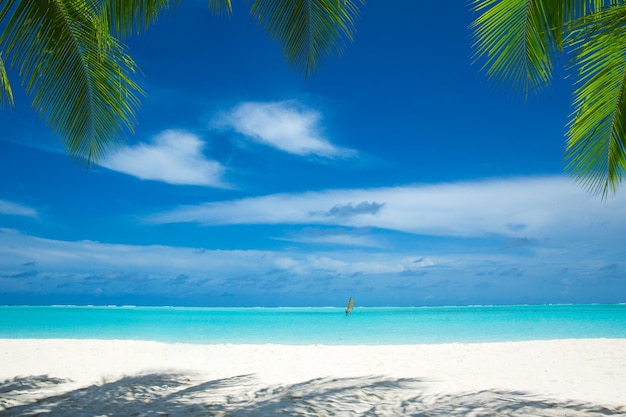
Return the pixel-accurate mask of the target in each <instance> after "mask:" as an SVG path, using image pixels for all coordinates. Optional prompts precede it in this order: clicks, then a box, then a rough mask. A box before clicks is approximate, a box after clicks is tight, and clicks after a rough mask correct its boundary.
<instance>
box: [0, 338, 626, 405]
mask: <svg viewBox="0 0 626 417" xmlns="http://www.w3.org/2000/svg"><path fill="white" fill-rule="evenodd" d="M38 414H41V415H58V416H79V415H80V416H120V415H127V416H130V415H133V416H272V415H293V416H296V415H297V416H315V417H318V416H365V415H368V416H426V415H428V416H439V415H441V416H444V415H445V416H468V415H470V416H489V415H494V416H495V415H507V416H531V415H532V416H561V415H562V416H579V415H580V416H583V415H584V416H589V415H598V416H607V415H626V339H583V340H550V341H532V342H507V343H476V344H463V343H454V344H439V345H381V346H322V345H306V346H284V345H193V344H165V343H156V342H144V341H123V340H113V341H111V340H62V339H50V340H44V339H30V340H29V339H0V415H2V416H4V415H7V416H9V415H10V416H32V415H38Z"/></svg>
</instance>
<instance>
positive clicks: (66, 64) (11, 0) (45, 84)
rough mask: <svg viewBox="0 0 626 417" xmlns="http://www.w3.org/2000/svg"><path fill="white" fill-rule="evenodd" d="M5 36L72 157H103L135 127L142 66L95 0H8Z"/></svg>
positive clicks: (11, 57)
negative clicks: (112, 30)
mask: <svg viewBox="0 0 626 417" xmlns="http://www.w3.org/2000/svg"><path fill="white" fill-rule="evenodd" d="M3 3H4V8H3V9H2V10H0V12H5V13H8V14H7V16H8V21H7V23H6V26H5V30H4V32H3V33H2V35H1V36H0V45H1V46H2V48H3V50H4V54H3V56H5V57H6V58H7V59H6V61H5V62H6V63H7V65H8V66H9V67H15V68H17V69H18V72H19V76H20V78H21V80H22V83H23V84H24V86H25V88H26V92H27V94H29V95H31V96H33V103H32V104H33V107H34V108H35V109H36V110H37V111H38V113H39V114H40V116H41V117H42V118H43V119H44V120H46V122H47V123H48V124H49V125H50V126H51V127H52V128H53V129H54V130H56V131H57V132H59V133H60V134H61V136H62V137H63V139H64V140H65V146H66V149H67V151H68V152H69V153H70V155H72V156H74V157H77V158H84V159H86V160H87V161H88V163H89V162H92V161H97V160H98V158H99V157H101V156H103V155H104V154H105V152H106V151H107V150H108V149H109V148H111V147H112V146H115V145H116V144H117V143H118V142H119V139H120V136H121V134H122V133H123V132H124V130H127V129H128V130H130V131H132V129H133V126H134V122H135V110H136V109H137V107H138V106H139V99H138V95H139V94H141V90H140V88H139V87H138V86H137V85H136V84H135V82H134V81H133V80H132V79H131V75H132V74H133V73H134V72H135V70H136V67H135V64H134V62H133V61H132V60H131V58H130V57H129V56H128V55H127V54H126V53H125V51H124V47H123V45H121V44H120V43H119V42H118V41H117V39H115V38H114V37H112V36H111V35H110V32H109V28H108V27H107V26H106V25H104V24H103V21H102V20H101V19H100V17H99V16H98V13H97V10H95V8H94V4H93V2H90V1H88V0H29V1H19V2H16V1H15V0H4V1H3Z"/></svg>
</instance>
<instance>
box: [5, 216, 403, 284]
mask: <svg viewBox="0 0 626 417" xmlns="http://www.w3.org/2000/svg"><path fill="white" fill-rule="evenodd" d="M24 264H32V265H36V268H37V269H40V270H42V271H46V272H54V273H68V274H73V273H87V272H88V273H90V274H99V275H102V274H108V273H111V272H114V271H124V273H125V274H130V273H142V274H148V275H152V276H155V277H158V276H167V275H171V274H176V275H178V274H180V273H187V274H193V275H194V276H196V277H206V276H207V274H208V275H212V276H218V277H223V279H228V277H230V276H237V275H245V274H253V275H254V276H262V275H264V274H267V273H270V272H272V271H276V270H281V271H286V272H290V273H294V274H310V273H312V272H314V271H315V270H319V269H324V270H328V271H331V272H332V273H335V274H354V273H367V274H373V273H392V272H401V271H402V270H404V268H405V265H404V264H405V261H404V259H403V257H402V256H400V255H393V256H388V255H385V256H384V257H377V256H372V257H370V258H368V259H362V256H361V255H359V254H354V253H341V252H336V253H335V252H333V255H332V256H329V255H325V254H323V253H322V254H317V253H314V252H310V253H295V252H294V253H290V252H276V251H264V250H204V249H202V250H198V248H189V247H171V246H163V245H146V246H141V245H123V244H109V243H100V242H95V241H61V240H53V239H44V238H40V237H35V236H30V235H26V234H23V233H20V232H18V231H16V230H12V229H2V228H0V265H3V268H2V269H4V271H5V272H10V271H11V270H15V271H17V270H19V268H20V267H21V266H23V265H24Z"/></svg>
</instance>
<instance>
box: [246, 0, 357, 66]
mask: <svg viewBox="0 0 626 417" xmlns="http://www.w3.org/2000/svg"><path fill="white" fill-rule="evenodd" d="M358 12H359V9H358V6H357V1H353V0H255V1H254V2H253V3H252V7H251V10H250V13H251V14H252V16H253V17H254V18H256V19H257V20H258V22H259V24H261V25H263V26H264V28H265V30H266V32H267V33H268V34H269V35H270V36H271V37H272V38H273V39H275V40H276V41H278V43H279V44H280V45H281V46H282V48H283V52H284V55H285V57H286V59H287V62H288V63H289V64H290V65H292V66H293V67H295V68H297V69H299V70H303V71H304V74H305V76H307V75H311V74H313V73H314V72H315V70H316V69H317V67H318V65H319V64H320V63H321V62H322V60H323V58H324V57H325V56H326V55H333V54H341V53H342V52H343V48H344V45H345V41H346V40H350V41H351V40H352V38H353V33H354V30H355V29H354V20H355V18H356V17H357V16H358Z"/></svg>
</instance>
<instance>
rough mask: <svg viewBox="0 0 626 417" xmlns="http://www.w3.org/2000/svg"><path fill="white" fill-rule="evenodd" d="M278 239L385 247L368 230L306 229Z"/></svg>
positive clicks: (335, 244)
mask: <svg viewBox="0 0 626 417" xmlns="http://www.w3.org/2000/svg"><path fill="white" fill-rule="evenodd" d="M278 239H279V240H284V241H288V242H299V243H312V244H320V245H333V246H351V247H363V248H382V247H384V246H385V245H384V242H383V241H381V240H380V239H376V238H375V237H374V236H372V235H370V234H368V231H367V230H366V229H317V228H306V229H304V230H302V231H300V232H298V233H295V234H291V235H289V236H287V237H281V238H278Z"/></svg>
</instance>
